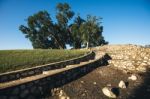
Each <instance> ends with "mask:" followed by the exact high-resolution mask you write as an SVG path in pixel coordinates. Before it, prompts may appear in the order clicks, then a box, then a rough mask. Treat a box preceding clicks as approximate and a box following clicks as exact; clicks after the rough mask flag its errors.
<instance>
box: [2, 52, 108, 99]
mask: <svg viewBox="0 0 150 99" xmlns="http://www.w3.org/2000/svg"><path fill="white" fill-rule="evenodd" d="M105 63H107V55H105V53H103V54H102V56H101V57H100V58H97V59H95V60H90V61H87V62H81V63H80V64H76V65H73V66H67V67H65V68H61V69H56V70H50V71H47V72H49V73H47V74H39V75H35V76H30V77H26V78H23V79H20V80H19V79H18V80H15V81H11V82H5V83H1V84H0V99H40V98H41V97H42V96H44V95H45V94H46V93H50V91H51V89H53V88H57V87H59V86H63V85H64V84H66V83H69V82H71V81H73V80H75V79H78V78H80V77H82V76H83V75H85V74H87V73H88V72H90V71H92V70H94V69H95V68H97V67H99V66H101V65H104V64H105Z"/></svg>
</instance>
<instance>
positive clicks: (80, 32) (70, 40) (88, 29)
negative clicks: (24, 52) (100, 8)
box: [19, 3, 108, 49]
mask: <svg viewBox="0 0 150 99" xmlns="http://www.w3.org/2000/svg"><path fill="white" fill-rule="evenodd" d="M56 11H57V14H56V19H57V22H56V23H53V22H52V19H51V17H50V15H49V14H48V12H47V11H39V12H38V13H36V14H34V15H32V16H29V17H28V19H27V26H25V25H20V27H19V30H21V31H22V32H23V34H25V37H26V38H28V39H29V40H30V41H31V43H32V46H33V48H42V49H47V48H52V49H65V48H66V44H70V45H72V46H73V47H74V48H81V46H82V45H85V46H86V47H87V48H88V47H94V46H99V45H102V44H108V42H106V41H105V40H104V37H103V36H102V31H103V27H102V26H101V22H100V19H98V18H97V17H96V16H90V15H88V16H87V19H86V20H83V19H82V18H81V17H80V16H79V15H78V16H77V17H76V18H75V20H74V22H73V23H72V24H71V25H69V21H70V20H71V19H72V17H73V16H74V12H73V11H71V7H70V6H69V5H68V4H67V3H59V4H58V5H57V6H56Z"/></svg>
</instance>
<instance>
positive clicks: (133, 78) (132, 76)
mask: <svg viewBox="0 0 150 99" xmlns="http://www.w3.org/2000/svg"><path fill="white" fill-rule="evenodd" d="M128 79H129V80H133V81H135V80H137V77H136V76H135V75H131V76H130V77H128Z"/></svg>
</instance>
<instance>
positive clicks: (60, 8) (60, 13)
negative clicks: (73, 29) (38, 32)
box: [56, 3, 74, 48]
mask: <svg viewBox="0 0 150 99" xmlns="http://www.w3.org/2000/svg"><path fill="white" fill-rule="evenodd" d="M56 10H57V15H56V19H57V26H58V27H59V29H58V30H59V31H58V35H59V38H61V39H60V40H61V42H62V47H63V48H66V44H69V43H70V40H71V38H70V37H71V34H70V32H69V25H68V22H69V20H70V19H71V18H72V17H73V16H74V12H73V11H71V7H70V6H69V5H68V4H67V3H58V5H57V7H56Z"/></svg>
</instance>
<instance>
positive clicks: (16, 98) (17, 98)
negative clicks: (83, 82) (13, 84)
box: [9, 96, 19, 99]
mask: <svg viewBox="0 0 150 99" xmlns="http://www.w3.org/2000/svg"><path fill="white" fill-rule="evenodd" d="M9 99H19V97H18V96H10V97H9Z"/></svg>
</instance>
